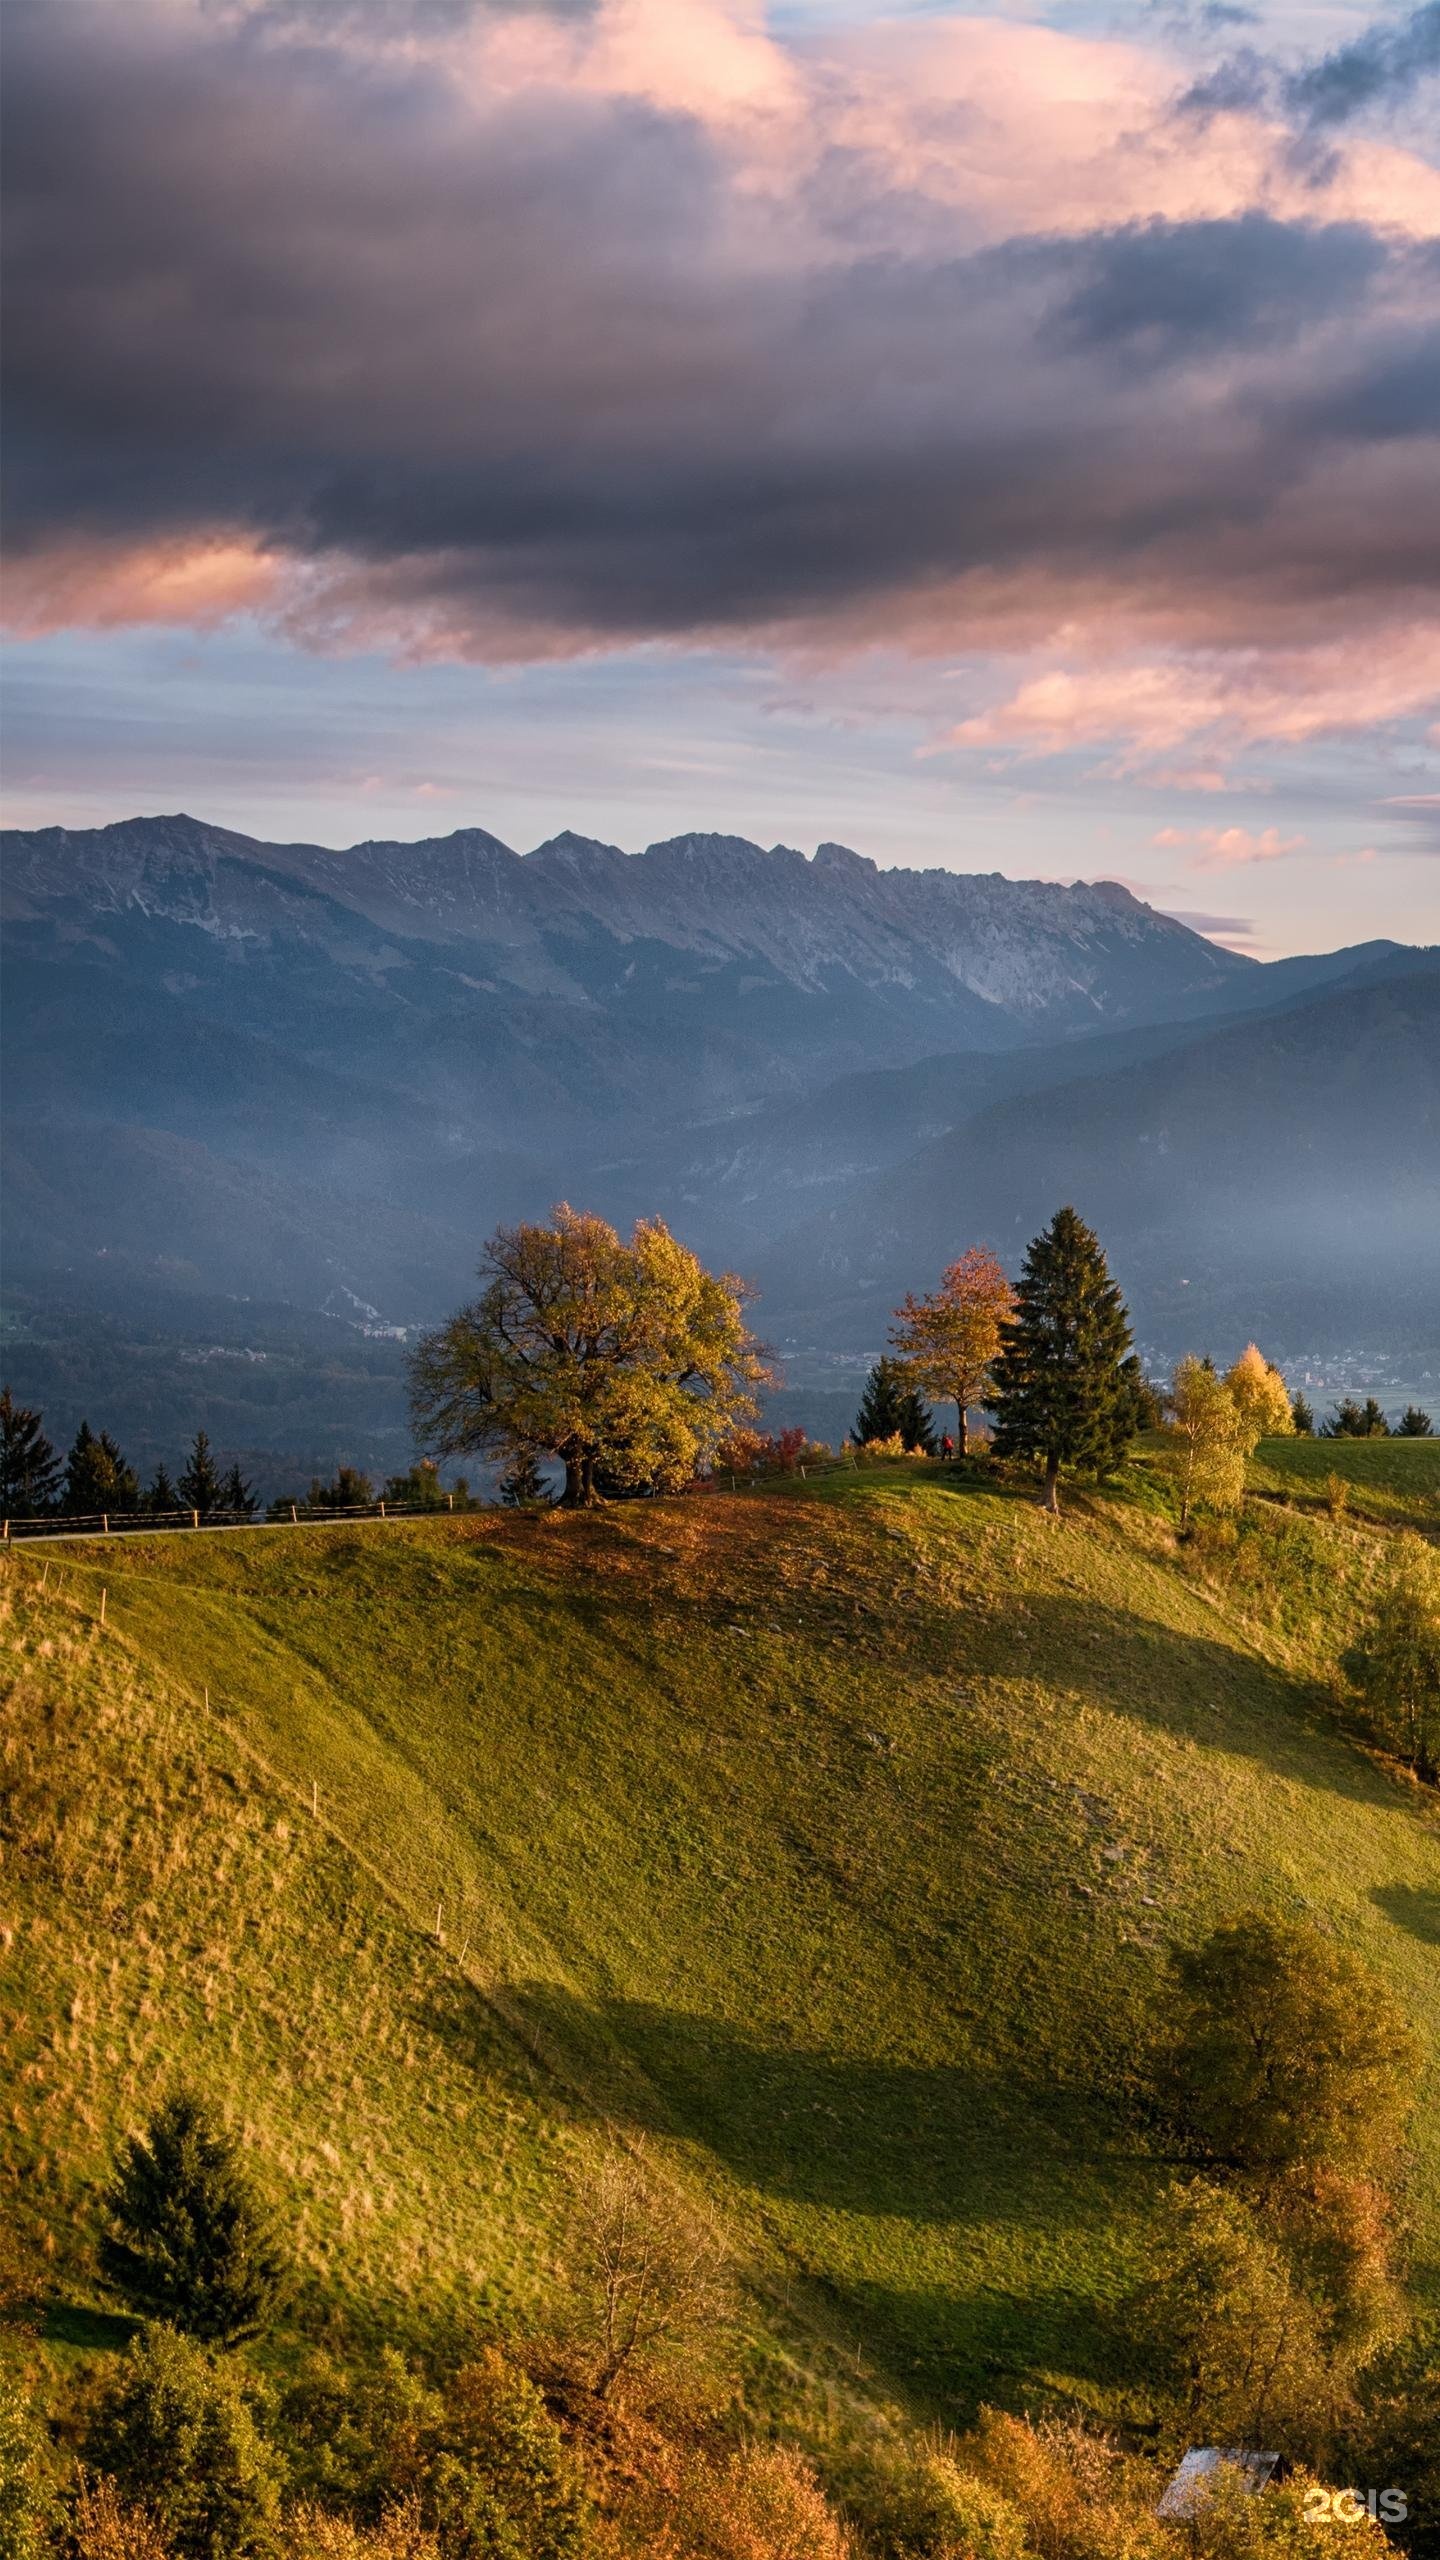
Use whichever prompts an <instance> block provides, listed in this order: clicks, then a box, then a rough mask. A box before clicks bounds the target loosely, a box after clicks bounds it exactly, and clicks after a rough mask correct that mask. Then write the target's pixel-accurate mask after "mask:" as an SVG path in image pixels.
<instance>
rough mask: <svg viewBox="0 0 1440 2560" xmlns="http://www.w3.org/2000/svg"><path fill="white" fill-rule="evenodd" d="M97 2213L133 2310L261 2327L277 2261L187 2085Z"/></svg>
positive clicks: (138, 2144) (165, 2107)
mask: <svg viewBox="0 0 1440 2560" xmlns="http://www.w3.org/2000/svg"><path fill="white" fill-rule="evenodd" d="M192 1508H193V1505H192ZM105 2214H106V2229H105V2232H104V2235H103V2237H102V2240H101V2243H100V2264H101V2269H102V2272H103V2273H104V2275H105V2277H106V2278H107V2280H108V2281H109V2283H111V2284H112V2285H113V2286H114V2287H115V2289H116V2291H117V2292H118V2293H121V2294H123V2295H124V2296H125V2298H126V2300H127V2301H129V2302H131V2303H133V2305H134V2306H135V2308H136V2309H137V2310H138V2311H141V2312H144V2313H145V2314H146V2315H147V2316H149V2317H150V2318H152V2319H157V2320H164V2321H168V2322H169V2324H170V2326H171V2327H172V2328H175V2329H185V2330H188V2331H189V2332H190V2334H191V2336H192V2337H196V2338H203V2339H206V2340H208V2341H209V2342H210V2343H211V2344H212V2345H219V2346H229V2345H232V2344H233V2343H234V2342H235V2341H236V2340H237V2339H240V2338H250V2337H254V2336H255V2334H256V2332H257V2331H258V2330H260V2329H262V2328H263V2327H264V2325H265V2321H266V2318H267V2316H268V2314H269V2313H270V2312H271V2311H272V2310H273V2309H274V2307H275V2305H276V2303H277V2302H278V2300H279V2298H280V2294H281V2291H282V2288H283V2283H284V2274H285V2268H284V2261H283V2259H282V2257H281V2255H280V2252H279V2250H278V2248H277V2247H276V2244H275V2241H274V2239H273V2237H272V2234H271V2230H270V2226H269V2223H268V2220H267V2218H266V2216H265V2214H264V2213H263V2212H262V2210H261V2208H260V2206H259V2204H258V2203H257V2201H256V2199H255V2196H254V2193H253V2191H252V2189H251V2186H250V2181H249V2179H248V2178H247V2177H246V2174H245V2171H244V2168H243V2166H242V2163H241V2159H240V2149H239V2145H238V2143H236V2142H235V2140H234V2139H233V2137H232V2136H231V2135H230V2134H228V2133H227V2132H226V2131H225V2128H224V2126H223V2125H222V2124H221V2123H220V2122H219V2120H218V2119H217V2118H216V2117H215V2116H214V2115H212V2113H211V2112H210V2110H209V2109H208V2108H207V2107H206V2106H205V2105H204V2104H203V2103H202V2101H201V2100H200V2099H199V2098H197V2097H195V2096H194V2095H193V2094H192V2093H191V2092H190V2091H188V2090H184V2089H182V2090H178V2091H177V2092H176V2093H175V2095H174V2096H173V2097H170V2098H167V2099H165V2100H164V2102H163V2104H162V2105H161V2106H159V2107H158V2108H157V2109H156V2111H155V2113H154V2115H153V2116H152V2117H151V2119H150V2122H149V2125H148V2126H147V2128H146V2130H145V2132H144V2133H143V2134H137V2135H135V2136H133V2137H132V2138H131V2140H130V2141H129V2142H128V2143H127V2144H126V2146H125V2149H124V2151H123V2153H122V2154H121V2157H120V2160H119V2162H118V2163H117V2166H116V2169H115V2174H114V2177H113V2179H112V2181H111V2184H110V2187H109V2189H108V2191H107V2194H106V2197H105Z"/></svg>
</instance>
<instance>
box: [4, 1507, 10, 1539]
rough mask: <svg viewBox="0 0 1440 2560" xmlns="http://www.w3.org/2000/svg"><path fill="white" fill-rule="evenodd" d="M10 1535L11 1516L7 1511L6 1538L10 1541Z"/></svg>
mask: <svg viewBox="0 0 1440 2560" xmlns="http://www.w3.org/2000/svg"><path fill="white" fill-rule="evenodd" d="M9 1535H10V1514H9V1512H8V1511H7V1512H6V1514H5V1536H6V1538H7V1540H8V1538H9Z"/></svg>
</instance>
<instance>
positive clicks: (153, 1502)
mask: <svg viewBox="0 0 1440 2560" xmlns="http://www.w3.org/2000/svg"><path fill="white" fill-rule="evenodd" d="M145 1508H146V1510H147V1511H156V1512H167V1511H178V1510H179V1508H180V1496H179V1494H178V1493H177V1492H176V1490H175V1487H174V1486H173V1484H172V1483H171V1481H170V1477H169V1473H168V1470H167V1469H166V1468H165V1467H164V1466H163V1465H162V1466H158V1467H157V1468H156V1470H155V1473H154V1476H153V1478H152V1480H151V1485H150V1490H149V1492H148V1493H147V1494H146V1496H145Z"/></svg>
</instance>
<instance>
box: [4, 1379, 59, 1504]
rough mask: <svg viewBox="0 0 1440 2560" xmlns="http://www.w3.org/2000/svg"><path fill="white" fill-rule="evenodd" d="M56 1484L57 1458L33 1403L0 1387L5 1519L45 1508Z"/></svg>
mask: <svg viewBox="0 0 1440 2560" xmlns="http://www.w3.org/2000/svg"><path fill="white" fill-rule="evenodd" d="M59 1487H60V1461H59V1459H58V1458H57V1457H56V1455H55V1451H54V1449H53V1448H52V1446H51V1444H50V1442H49V1441H48V1440H47V1439H46V1437H45V1433H44V1431H43V1429H42V1428H41V1418H40V1415H39V1414H38V1413H37V1412H36V1410H35V1408H34V1407H33V1405H27V1404H17V1403H16V1401H15V1398H14V1396H13V1395H12V1394H11V1392H10V1389H9V1388H8V1387H0V1512H3V1513H4V1515H5V1517H6V1519H7V1520H25V1519H34V1518H36V1517H37V1516H38V1515H39V1514H40V1513H41V1512H45V1511H48V1510H49V1508H50V1505H51V1503H52V1502H53V1501H54V1499H55V1496H56V1494H57V1492H58V1491H59Z"/></svg>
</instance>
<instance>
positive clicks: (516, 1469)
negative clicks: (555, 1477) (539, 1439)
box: [500, 1449, 549, 1511]
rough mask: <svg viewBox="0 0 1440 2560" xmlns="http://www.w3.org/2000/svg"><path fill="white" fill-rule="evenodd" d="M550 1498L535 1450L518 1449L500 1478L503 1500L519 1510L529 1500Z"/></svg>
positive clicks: (507, 1505) (511, 1507)
mask: <svg viewBox="0 0 1440 2560" xmlns="http://www.w3.org/2000/svg"><path fill="white" fill-rule="evenodd" d="M548 1498H549V1490H548V1487H547V1485H546V1482H545V1479H544V1477H543V1476H542V1474H541V1473H540V1469H539V1467H538V1466H537V1465H536V1462H535V1457H534V1454H533V1452H532V1451H531V1450H529V1449H521V1450H519V1451H517V1453H516V1455H515V1456H514V1457H513V1458H512V1459H511V1461H510V1464H509V1466H508V1467H507V1468H506V1470H505V1473H504V1474H503V1476H502V1477H501V1479H500V1499H501V1501H502V1502H503V1503H504V1504H505V1506H506V1508H507V1509H508V1510H511V1511H519V1510H521V1509H522V1508H523V1507H524V1505H525V1504H526V1503H527V1502H545V1501H547V1500H548Z"/></svg>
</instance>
